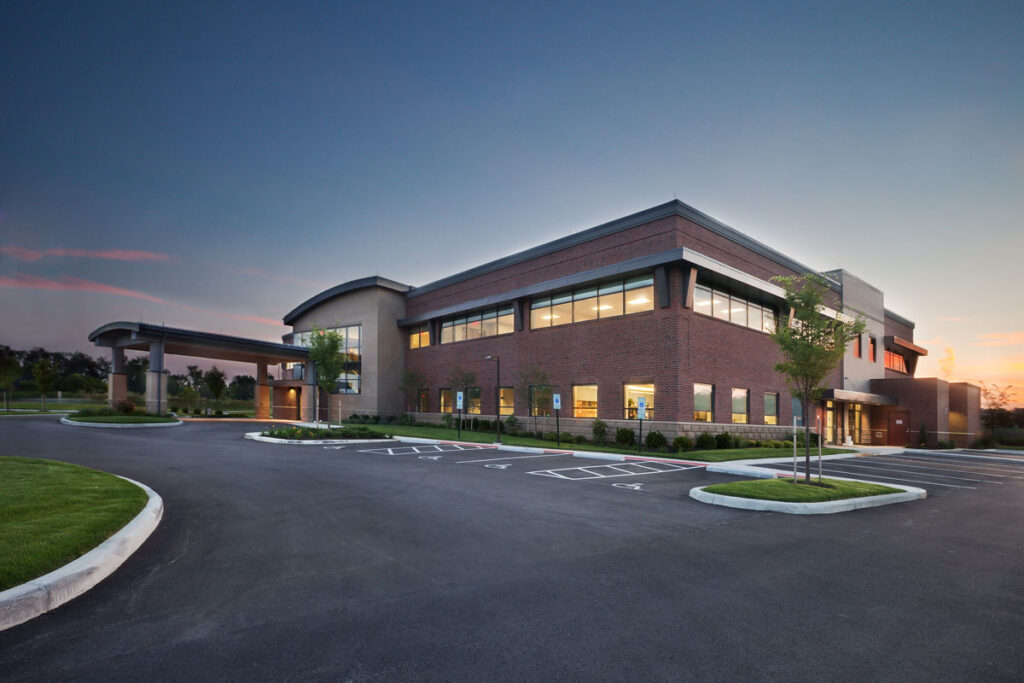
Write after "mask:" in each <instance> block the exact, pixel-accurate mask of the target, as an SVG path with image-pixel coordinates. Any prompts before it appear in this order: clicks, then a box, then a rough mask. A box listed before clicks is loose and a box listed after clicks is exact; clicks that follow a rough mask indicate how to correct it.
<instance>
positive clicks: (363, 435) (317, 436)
mask: <svg viewBox="0 0 1024 683" xmlns="http://www.w3.org/2000/svg"><path fill="white" fill-rule="evenodd" d="M263 436H269V437H270V438H272V439H288V440H291V441H313V440H317V441H319V440H324V439H390V438H391V435H390V434H381V433H380V432H375V431H373V430H372V429H367V428H366V427H361V426H354V427H334V428H328V427H321V428H320V429H317V428H316V427H280V428H278V429H268V430H267V431H265V432H263Z"/></svg>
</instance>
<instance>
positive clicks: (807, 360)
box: [772, 274, 865, 484]
mask: <svg viewBox="0 0 1024 683" xmlns="http://www.w3.org/2000/svg"><path fill="white" fill-rule="evenodd" d="M772 279H773V280H774V281H775V282H777V283H779V285H780V286H781V287H782V288H783V289H784V290H786V304H787V305H788V306H789V309H790V311H791V313H792V320H791V321H790V323H789V324H786V322H785V319H784V318H783V319H781V320H780V321H779V324H778V325H777V326H776V328H775V332H773V333H772V339H774V340H775V343H776V344H777V345H778V347H779V350H780V351H781V352H782V358H783V360H782V361H781V362H779V363H776V364H775V371H776V372H780V373H782V374H783V375H785V376H786V380H787V381H788V383H789V386H790V389H791V390H792V392H793V396H794V397H796V398H798V399H799V400H800V406H801V408H802V409H803V420H804V469H805V470H806V474H807V479H806V481H807V483H808V484H809V483H811V420H810V408H811V406H812V405H813V404H815V403H817V402H818V401H820V400H821V396H822V393H823V392H824V389H825V380H826V379H827V378H828V376H829V374H830V373H831V372H832V371H833V370H834V369H835V368H836V366H837V365H839V362H840V361H841V360H842V359H843V355H844V354H845V353H846V345H847V344H849V343H850V342H851V341H852V340H854V339H856V338H857V337H858V336H859V335H860V334H861V333H862V332H864V326H865V324H864V319H863V318H862V317H860V316H858V317H857V318H856V319H853V318H850V317H849V316H847V315H844V314H843V313H842V312H841V311H839V312H837V313H835V316H834V317H833V316H832V315H829V313H828V311H827V310H826V308H825V306H824V303H823V302H824V300H825V293H826V292H827V291H828V286H827V283H826V281H825V279H824V278H823V277H821V276H820V275H815V274H807V275H801V276H777V277H774V278H772ZM794 482H795V480H794Z"/></svg>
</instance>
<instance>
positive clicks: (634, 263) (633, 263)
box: [398, 247, 683, 327]
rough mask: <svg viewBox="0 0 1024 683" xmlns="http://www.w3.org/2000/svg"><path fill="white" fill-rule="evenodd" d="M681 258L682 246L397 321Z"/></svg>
mask: <svg viewBox="0 0 1024 683" xmlns="http://www.w3.org/2000/svg"><path fill="white" fill-rule="evenodd" d="M682 258H683V248H682V247H679V248H678V249H669V250H668V251H661V252H658V253H656V254H650V255H648V256H640V257H637V258H634V259H629V260H628V261H621V262H619V263H613V264H611V265H607V266H601V267H600V268H594V269H592V270H585V271H582V272H579V273H573V274H572V275H565V276H562V277H559V278H555V279H554V280H545V281H544V282H538V283H536V284H533V285H527V286H526V287H520V288H519V289H514V290H512V291H509V292H502V293H501V294H493V295H491V296H487V297H483V298H480V299H473V300H471V301H464V302H462V303H458V304H453V305H451V306H445V307H444V308H438V309H435V310H433V311H427V312H426V313H420V314H419V315H413V316H409V317H408V318H403V319H402V320H399V321H398V326H399V327H408V326H409V325H415V324H417V323H421V322H423V321H425V320H430V319H432V318H443V317H445V316H449V315H454V314H456V313H461V312H463V311H465V312H469V311H473V310H476V309H480V308H487V307H488V306H497V305H499V304H504V303H511V302H512V301H515V300H516V299H519V298H521V297H529V296H534V295H536V294H542V293H544V292H550V291H552V290H556V289H565V288H567V287H572V286H575V285H580V284H583V283H585V282H593V281H595V280H602V279H604V278H610V277H615V276H617V275H628V274H630V273H633V272H635V271H638V270H644V269H645V268H652V267H654V266H660V265H664V264H666V263H675V262H676V261H680V260H682Z"/></svg>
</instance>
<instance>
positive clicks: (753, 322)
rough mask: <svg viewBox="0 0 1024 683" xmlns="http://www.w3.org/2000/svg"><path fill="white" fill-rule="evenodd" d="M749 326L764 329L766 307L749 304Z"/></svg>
mask: <svg viewBox="0 0 1024 683" xmlns="http://www.w3.org/2000/svg"><path fill="white" fill-rule="evenodd" d="M747 311H748V312H747V327H749V328H750V329H752V330H761V331H764V309H763V308H761V307H760V306H758V305H757V304H747Z"/></svg>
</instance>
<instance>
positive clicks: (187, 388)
mask: <svg viewBox="0 0 1024 683" xmlns="http://www.w3.org/2000/svg"><path fill="white" fill-rule="evenodd" d="M178 400H179V401H181V404H182V406H184V408H185V413H186V414H188V413H190V412H192V408H193V407H195V406H196V404H197V402H198V401H199V394H198V393H197V392H196V390H195V389H194V388H193V387H192V385H191V384H183V385H182V386H181V393H180V394H178Z"/></svg>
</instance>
